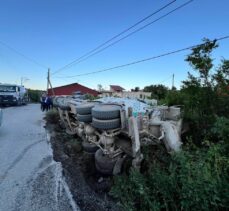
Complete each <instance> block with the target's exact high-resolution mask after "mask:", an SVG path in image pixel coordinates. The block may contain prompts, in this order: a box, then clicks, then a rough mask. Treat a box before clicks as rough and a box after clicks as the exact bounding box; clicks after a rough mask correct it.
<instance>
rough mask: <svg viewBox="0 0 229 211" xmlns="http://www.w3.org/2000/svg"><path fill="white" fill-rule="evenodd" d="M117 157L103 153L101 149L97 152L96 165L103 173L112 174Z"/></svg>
mask: <svg viewBox="0 0 229 211" xmlns="http://www.w3.org/2000/svg"><path fill="white" fill-rule="evenodd" d="M116 161H117V158H115V159H112V158H109V157H108V156H107V155H104V154H103V151H102V150H101V149H98V150H97V151H96V153H95V167H96V169H97V171H99V172H100V173H102V174H107V175H112V173H113V168H114V165H115V163H116Z"/></svg>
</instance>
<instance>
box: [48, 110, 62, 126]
mask: <svg viewBox="0 0 229 211" xmlns="http://www.w3.org/2000/svg"><path fill="white" fill-rule="evenodd" d="M59 119H60V117H59V113H58V111H57V110H56V109H52V110H49V111H48V112H46V121H47V122H48V123H51V124H57V123H58V122H59Z"/></svg>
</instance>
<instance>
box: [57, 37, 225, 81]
mask: <svg viewBox="0 0 229 211" xmlns="http://www.w3.org/2000/svg"><path fill="white" fill-rule="evenodd" d="M228 38H229V35H228V36H224V37H220V38H218V39H214V40H210V42H214V41H221V40H225V39H228ZM204 44H205V43H201V44H197V45H192V46H189V47H186V48H182V49H179V50H174V51H170V52H167V53H164V54H160V55H157V56H153V57H149V58H145V59H141V60H137V61H133V62H130V63H127V64H122V65H117V66H114V67H110V68H106V69H102V70H97V71H92V72H88V73H82V74H78V75H73V76H65V77H58V78H75V77H80V76H86V75H92V74H97V73H101V72H106V71H111V70H115V69H119V68H124V67H127V66H131V65H135V64H139V63H143V62H146V61H150V60H154V59H158V58H161V57H165V56H169V55H172V54H176V53H179V52H182V51H187V50H190V49H193V48H195V47H198V46H202V45H204Z"/></svg>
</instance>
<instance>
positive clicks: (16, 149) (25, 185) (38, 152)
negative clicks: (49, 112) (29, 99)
mask: <svg viewBox="0 0 229 211" xmlns="http://www.w3.org/2000/svg"><path fill="white" fill-rule="evenodd" d="M43 117H44V113H42V112H41V111H40V108H39V105H38V104H30V105H26V106H20V107H8V108H5V109H4V110H3V124H2V126H1V127H0V211H27V210H28V211H35V210H36V211H37V210H42V211H54V210H55V211H58V210H60V211H71V210H79V208H78V207H77V205H76V204H75V202H74V201H73V200H72V195H71V193H70V191H69V188H68V186H67V184H66V182H65V179H64V177H63V175H62V166H61V164H60V163H58V162H55V161H54V160H53V157H52V149H51V146H50V144H49V136H48V134H47V133H46V130H45V129H44V127H43V126H44V121H43Z"/></svg>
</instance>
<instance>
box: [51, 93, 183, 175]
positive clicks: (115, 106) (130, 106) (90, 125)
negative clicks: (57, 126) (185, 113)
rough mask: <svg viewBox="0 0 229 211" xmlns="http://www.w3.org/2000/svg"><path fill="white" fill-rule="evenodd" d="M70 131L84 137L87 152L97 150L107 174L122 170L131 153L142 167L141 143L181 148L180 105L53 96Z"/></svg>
mask: <svg viewBox="0 0 229 211" xmlns="http://www.w3.org/2000/svg"><path fill="white" fill-rule="evenodd" d="M53 104H54V106H55V107H56V108H57V109H58V111H59V115H60V119H61V124H62V125H64V127H65V128H66V132H67V133H68V134H72V135H77V136H78V137H80V138H81V140H82V146H83V149H84V151H85V152H87V153H94V154H95V166H96V169H97V170H98V171H99V172H100V173H102V174H106V175H112V174H113V175H116V174H118V173H120V172H121V168H122V164H123V162H124V160H125V159H126V158H127V157H131V159H132V166H133V167H134V168H136V169H139V168H140V164H141V161H142V160H143V155H142V153H141V146H143V145H150V144H152V145H155V144H164V145H165V147H166V149H167V151H168V152H173V151H179V150H180V148H181V144H182V143H181V138H180V136H181V128H182V118H181V111H180V108H179V107H177V106H171V107H168V106H149V105H148V104H146V103H144V102H140V101H138V100H132V99H125V98H111V97H109V98H101V99H98V100H96V101H86V100H83V99H81V98H72V97H69V96H68V97H66V96H57V97H54V99H53Z"/></svg>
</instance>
